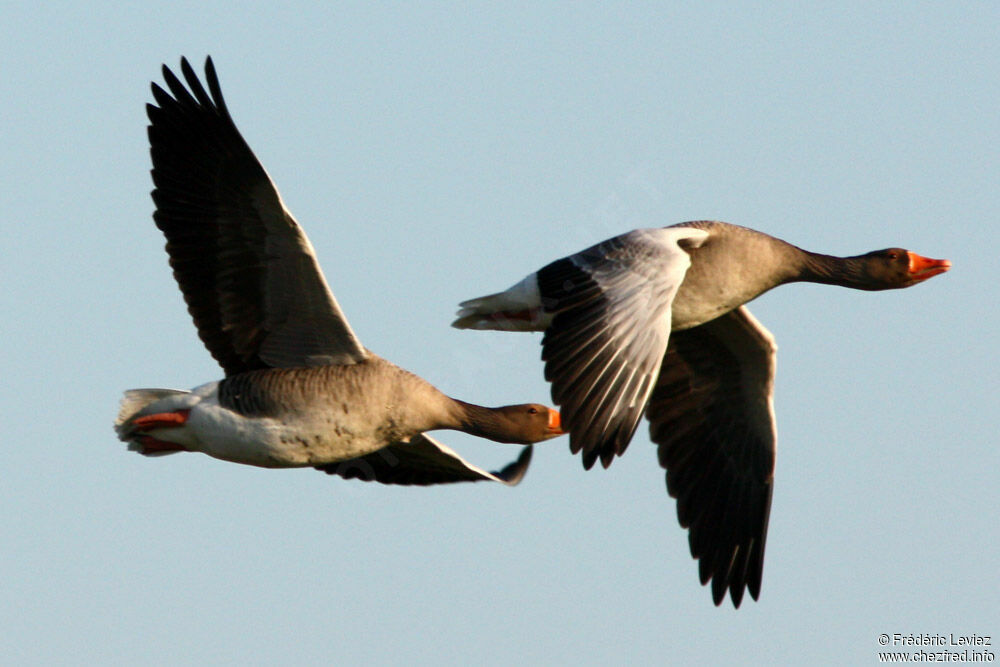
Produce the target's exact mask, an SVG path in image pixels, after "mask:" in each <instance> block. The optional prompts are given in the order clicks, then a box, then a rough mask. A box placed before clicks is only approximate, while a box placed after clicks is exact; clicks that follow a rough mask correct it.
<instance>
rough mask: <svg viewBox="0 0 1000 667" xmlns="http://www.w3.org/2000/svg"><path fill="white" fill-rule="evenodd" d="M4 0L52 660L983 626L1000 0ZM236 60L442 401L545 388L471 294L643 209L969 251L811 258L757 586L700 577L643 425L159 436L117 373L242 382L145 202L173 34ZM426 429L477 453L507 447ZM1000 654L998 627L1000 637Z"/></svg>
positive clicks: (555, 656)
mask: <svg viewBox="0 0 1000 667" xmlns="http://www.w3.org/2000/svg"><path fill="white" fill-rule="evenodd" d="M275 6H276V5H275V3H253V4H248V5H245V6H243V7H241V8H239V9H237V8H236V6H235V5H233V4H232V3H230V2H224V3H222V2H201V1H199V2H197V3H187V2H180V3H173V2H172V3H121V4H94V3H78V4H75V5H74V4H73V3H34V2H33V3H13V4H11V3H5V4H4V5H3V10H2V14H3V18H2V20H0V253H2V262H0V272H2V278H0V280H2V282H0V284H2V290H0V300H2V303H0V306H2V308H0V313H2V315H0V329H2V331H3V339H4V345H3V348H2V352H0V354H2V356H3V359H2V368H3V371H2V372H3V382H2V383H0V392H2V394H0V398H2V403H3V406H4V407H3V411H2V419H0V436H2V437H0V441H2V447H3V449H2V451H3V454H2V458H3V465H2V470H3V472H2V473H0V539H2V542H3V546H2V547H0V577H2V583H0V654H2V655H3V656H4V661H5V662H8V661H10V662H13V663H23V664H32V663H42V662H44V663H46V664H59V663H63V664H83V663H92V664H96V663H104V664H114V663H117V664H140V663H146V664H157V663H159V664H167V663H170V664H194V663H199V664H235V663H237V662H249V663H253V664H281V663H284V664H293V663H297V664H324V663H331V662H338V663H346V662H356V663H371V664H393V663H396V664H398V663H400V662H401V661H407V662H415V663H424V664H431V663H439V664H462V663H466V664H468V663H470V662H482V663H486V664H511V663H515V664H557V663H561V664H571V663H573V664H593V665H598V664H612V663H616V662H625V661H627V662H629V663H630V664H655V663H663V662H671V663H675V664H683V663H693V662H704V663H706V664H708V663H714V664H726V663H740V662H743V661H745V660H750V661H751V662H763V661H784V660H793V659H794V660H799V659H802V660H809V661H811V662H817V663H821V664H822V663H827V664H843V663H853V664H867V663H874V662H876V661H877V651H878V650H879V649H880V647H879V644H878V641H877V638H878V636H879V634H880V633H890V634H892V633H902V634H909V633H931V634H942V635H949V634H951V633H954V634H956V635H960V634H962V635H968V634H971V633H978V634H981V635H993V636H994V647H996V646H997V645H998V644H1000V490H998V479H1000V470H998V469H1000V451H998V442H1000V432H998V414H1000V400H998V396H1000V382H998V375H1000V363H998V362H1000V359H998V355H997V352H996V344H997V340H998V329H1000V317H998V313H997V306H998V289H997V286H996V285H997V266H998V262H997V252H998V246H1000V234H998V231H997V229H998V222H1000V178H998V174H1000V116H998V110H1000V5H998V4H997V3H989V2H981V3H958V2H949V3H941V2H907V3H869V2H851V3H824V4H822V5H821V4H818V3H759V4H750V3H740V5H739V7H738V8H736V7H733V6H730V5H725V4H721V5H720V4H709V3H698V4H697V6H694V3H676V4H674V3H670V4H647V5H644V6H643V7H642V8H635V7H631V6H629V7H625V6H602V5H599V4H595V3H566V4H553V3H545V4H544V5H543V6H541V7H540V6H538V5H536V4H535V3H524V4H506V5H502V6H501V5H494V4H487V3H482V4H476V5H464V4H463V5H461V6H458V5H454V6H453V5H450V4H444V3H440V4H439V3H433V4H427V3H423V4H419V5H418V4H407V5H403V6H399V5H383V6H379V7H369V6H368V4H367V3H350V4H345V3H329V5H328V6H326V7H325V8H322V9H319V8H318V7H319V3H316V5H312V4H309V5H304V4H295V3H291V4H288V3H285V5H284V7H283V8H282V9H276V8H275ZM206 54H211V55H212V56H213V57H214V59H215V62H216V66H217V68H218V71H219V75H220V78H221V81H222V87H223V91H224V93H225V95H226V97H227V99H228V102H229V106H230V108H231V110H232V113H233V115H234V117H235V119H236V122H237V124H238V126H239V127H240V129H241V130H242V132H243V134H244V136H245V137H246V138H247V140H248V141H249V143H250V145H251V146H252V147H253V148H254V150H255V151H256V153H257V155H258V156H259V157H260V159H261V160H262V162H263V163H264V164H265V166H266V167H267V169H268V170H269V172H270V174H271V175H272V177H273V178H274V180H275V181H276V183H277V184H278V187H279V188H280V190H281V193H282V195H283V196H284V199H285V202H286V203H287V205H288V206H289V208H290V209H291V210H292V211H293V213H294V214H295V215H296V217H297V218H298V219H299V221H300V222H301V223H302V224H303V226H304V227H305V229H306V230H307V232H308V233H309V235H310V237H311V239H312V242H313V244H314V246H315V247H316V250H317V252H318V254H319V258H320V261H321V263H322V265H323V268H324V270H325V272H326V276H327V279H328V280H329V282H330V284H331V286H332V288H333V290H334V292H335V293H336V295H337V298H338V300H339V301H340V304H341V306H342V307H343V309H344V311H345V312H346V313H347V316H348V317H349V318H350V321H351V324H352V326H353V327H354V330H355V331H356V332H357V334H358V335H359V336H360V337H361V340H362V341H363V342H364V343H365V344H366V345H367V346H368V347H370V348H371V349H373V350H374V351H376V352H378V353H379V354H381V355H383V356H385V357H387V358H389V359H391V360H393V361H395V362H396V363H398V364H400V365H402V366H404V367H406V368H409V369H411V370H413V371H414V372H416V373H418V374H420V375H422V376H423V377H425V378H427V379H428V380H430V381H431V382H433V383H434V384H435V385H437V386H438V387H439V388H441V389H442V390H443V391H445V392H446V393H449V394H451V395H453V396H457V397H461V398H464V399H466V400H471V401H475V402H479V403H483V404H487V405H498V404H503V403H513V402H522V401H544V402H549V395H548V387H547V385H546V384H545V382H544V381H543V379H542V367H541V363H540V362H539V358H538V357H539V352H540V350H539V341H540V336H539V335H536V334H531V335H528V334H520V335H515V334H500V333H479V332H460V331H457V330H454V329H451V328H449V326H448V325H449V323H450V321H451V319H452V315H453V313H454V311H455V306H456V304H457V303H458V302H459V301H460V300H462V299H466V298H470V297H473V296H479V295H481V294H484V293H487V292H492V291H496V290H499V289H502V288H505V287H507V286H508V285H510V284H512V283H513V282H515V281H516V280H519V279H520V278H521V277H522V276H523V275H525V274H527V273H529V272H531V271H534V270H535V269H537V268H539V267H541V266H542V265H544V264H545V263H547V262H548V261H550V260H552V259H555V258H557V257H561V256H563V255H565V254H568V253H570V252H575V251H577V250H579V249H581V248H583V247H584V246H586V245H589V244H591V243H594V242H596V241H599V240H602V239H604V238H607V237H609V236H612V235H614V234H617V233H620V232H624V231H627V230H629V229H632V228H635V227H652V226H663V225H668V224H672V223H676V222H681V221H684V220H691V219H704V218H709V219H720V220H726V221H729V222H734V223H738V224H742V225H746V226H750V227H754V228H756V229H760V230H762V231H765V232H768V233H770V234H772V235H775V236H778V237H781V238H784V239H786V240H788V241H790V242H792V243H795V244H797V245H800V246H802V247H805V248H807V249H810V250H815V251H819V252H825V253H831V254H857V253H861V252H866V251H868V250H874V249H879V248H884V247H888V246H893V245H900V246H903V247H907V248H910V249H912V250H915V251H916V252H918V253H921V254H924V255H929V256H931V257H942V258H948V259H950V260H952V262H953V263H954V268H953V269H952V271H951V272H950V273H948V274H946V275H943V276H940V277H937V278H934V279H933V280H931V281H930V282H928V283H927V284H924V285H920V286H917V287H915V288H912V289H908V290H902V291H894V292H880V293H865V292H857V291H853V290H845V289H838V288H831V287H824V286H815V285H799V286H789V287H783V288H781V289H778V290H776V291H774V292H772V293H769V294H767V295H765V296H763V297H762V298H760V299H759V300H758V301H757V302H755V303H754V304H753V305H752V309H753V312H754V313H755V314H756V315H757V317H758V318H759V319H760V320H761V321H762V322H764V323H765V324H766V325H767V326H768V327H769V328H770V329H771V331H772V332H773V333H774V335H775V336H776V337H777V339H778V343H779V347H780V351H779V357H778V377H777V386H776V409H777V415H778V425H779V445H778V450H779V454H778V461H777V471H776V484H775V493H774V502H773V507H772V512H771V523H770V533H769V537H768V542H767V554H766V560H765V567H764V583H763V590H762V594H761V599H760V601H759V602H753V601H752V600H750V599H749V597H748V598H747V599H746V600H745V601H744V604H743V607H742V608H741V609H740V610H738V611H734V610H733V609H732V607H731V606H730V605H729V603H728V602H727V603H726V604H725V605H724V606H722V607H721V608H716V607H714V606H713V605H712V602H711V596H710V592H709V591H708V590H707V589H705V588H703V587H701V586H700V585H699V583H698V580H697V566H696V563H695V562H694V561H693V560H692V559H691V558H690V556H689V554H688V547H687V534H686V532H685V531H683V530H681V528H680V527H679V526H678V525H677V521H676V513H675V512H676V510H675V505H674V502H673V500H671V499H670V498H668V496H667V494H666V491H665V486H664V481H663V472H662V471H661V470H660V469H659V467H658V465H657V463H656V456H655V449H654V447H653V446H652V445H651V444H650V442H649V439H648V435H647V431H646V428H645V427H643V428H642V429H641V430H640V431H639V434H638V435H637V437H636V438H635V439H634V440H633V442H632V445H631V447H630V448H629V450H628V452H627V453H626V455H625V456H624V457H623V458H621V459H618V460H617V461H616V462H615V463H614V465H613V466H612V467H611V469H610V470H601V469H596V470H592V471H589V472H585V471H584V470H583V468H582V466H581V464H580V461H579V460H578V458H577V457H573V456H571V455H570V453H569V451H568V445H567V442H566V439H565V438H563V439H559V440H554V441H550V442H548V443H544V444H542V445H540V446H539V447H537V448H536V455H535V459H534V462H533V465H532V468H531V470H530V471H529V474H528V476H527V478H526V479H525V481H524V482H523V483H522V484H521V486H519V487H517V488H515V489H508V488H501V487H500V486H499V485H493V486H491V485H485V484H480V485H467V486H456V487H451V488H432V489H405V488H389V487H382V486H374V485H367V484H363V483H360V482H357V481H344V480H339V479H332V478H329V477H327V476H326V475H323V474H321V473H318V472H315V471H312V470H292V471H275V470H258V469H254V468H251V467H243V466H238V465H234V464H229V463H223V462H220V461H215V460H213V459H210V458H208V457H206V456H202V455H194V454H190V455H186V454H185V455H178V456H171V457H166V458H159V459H146V458H143V457H140V456H138V455H136V454H134V453H131V452H127V451H126V449H125V446H124V445H123V444H121V443H119V442H118V441H117V440H116V439H115V436H114V434H113V432H112V429H111V425H112V421H113V418H114V416H115V413H116V411H117V404H118V400H119V396H120V393H121V391H122V390H124V389H127V388H130V387H144V386H163V387H180V388H189V387H192V386H195V385H197V384H201V383H202V382H206V381H209V380H213V379H217V378H219V377H220V376H221V371H220V369H219V367H218V366H217V365H216V364H215V363H214V361H213V360H212V359H211V357H210V356H209V354H208V353H207V351H206V350H205V349H204V348H203V347H202V345H201V344H200V342H199V340H198V338H197V336H196V334H195V330H194V327H193V326H192V324H191V321H190V318H189V317H188V315H187V313H186V311H185V309H184V305H183V302H182V299H181V296H180V293H179V291H178V290H177V288H176V286H175V284H174V281H173V278H172V277H171V275H170V271H169V269H168V267H167V260H166V255H165V253H164V252H163V238H162V237H161V235H160V233H159V232H158V231H157V230H156V228H155V227H154V226H153V223H152V219H151V217H150V214H151V212H152V208H153V207H152V202H151V200H150V197H149V191H150V189H151V187H152V184H151V182H150V178H149V174H148V172H149V168H150V163H149V154H148V146H147V142H146V129H145V128H146V122H147V121H146V117H145V110H144V105H145V104H146V102H147V101H149V100H150V99H151V96H150V93H149V82H150V81H151V80H157V81H161V80H162V79H161V76H160V69H159V68H160V64H161V63H164V62H166V63H168V64H169V65H171V66H172V67H173V66H176V65H177V64H178V61H179V57H180V56H181V55H186V56H188V57H189V58H190V59H191V60H192V62H194V63H196V66H197V68H198V70H199V71H201V65H202V63H203V60H204V57H205V55H206ZM440 435H441V439H442V440H443V441H445V442H446V443H448V444H450V445H452V446H453V447H455V448H456V449H458V450H459V451H461V452H462V453H463V454H464V455H466V456H467V457H469V458H470V459H472V460H474V461H476V462H479V463H482V464H484V465H490V466H495V465H499V464H501V463H503V462H505V461H507V460H510V459H512V458H513V457H514V456H515V455H516V453H517V449H516V448H514V447H512V446H508V445H498V444H494V443H489V442H478V441H476V440H475V439H473V438H470V437H466V436H464V435H460V434H454V433H441V434H440ZM993 650H994V651H997V650H998V649H996V648H994V649H993Z"/></svg>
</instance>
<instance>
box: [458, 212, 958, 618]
mask: <svg viewBox="0 0 1000 667" xmlns="http://www.w3.org/2000/svg"><path fill="white" fill-rule="evenodd" d="M950 267H951V263H950V262H948V261H947V260H937V259H928V258H926V257H921V256H920V255H917V254H915V253H913V252H910V251H908V250H903V249H900V248H890V249H888V250H879V251H875V252H870V253H867V254H864V255H858V256H855V257H831V256H829V255H819V254H816V253H811V252H807V251H805V250H802V249H801V248H798V247H796V246H793V245H791V244H790V243H786V242H785V241H782V240H779V239H776V238H774V237H772V236H768V235H767V234H763V233H761V232H758V231H754V230H752V229H748V228H746V227H740V226H737V225H732V224H728V223H724V222H713V221H696V222H685V223H681V224H678V225H674V226H672V227H666V228H661V229H636V230H633V231H631V232H628V233H626V234H622V235H621V236H616V237H614V238H611V239H608V240H606V241H604V242H602V243H598V244H597V245H594V246H592V247H590V248H587V249H586V250H583V251H582V252H579V253H577V254H575V255H570V256H568V257H564V258H562V259H559V260H556V261H554V262H552V263H551V264H549V265H547V266H546V267H544V268H542V269H541V270H539V271H537V272H536V273H532V274H531V275H529V276H528V277H526V278H525V279H524V280H522V281H521V282H519V283H517V284H516V285H514V286H513V287H511V288H510V289H508V290H506V291H504V292H500V293H497V294H492V295H489V296H485V297H481V298H478V299H472V300H469V301H465V302H463V303H461V304H460V310H459V312H458V319H456V320H455V322H454V323H453V326H455V327H457V328H460V329H494V330H502V331H544V332H545V335H544V336H543V338H542V360H543V361H544V362H545V379H546V380H548V381H549V382H551V384H552V399H553V401H554V402H555V403H556V404H557V405H558V406H559V407H560V409H561V412H562V419H563V426H564V428H566V429H567V430H568V431H569V433H570V449H571V451H572V452H573V453H577V452H582V453H583V465H584V467H585V468H587V469H590V468H591V467H592V466H593V465H594V463H595V462H596V461H597V459H598V458H599V459H600V460H601V464H602V465H603V466H604V467H605V468H606V467H608V466H609V465H610V464H611V461H612V460H613V459H614V457H615V456H616V455H621V454H622V453H623V452H624V451H625V448H626V447H627V446H628V443H629V441H630V440H631V439H632V435H633V434H634V433H635V429H636V427H637V426H638V424H639V421H640V419H641V418H642V416H643V414H645V415H646V417H647V418H648V419H649V423H650V438H651V439H652V441H653V442H654V443H656V444H657V445H658V455H659V461H660V465H661V466H662V467H663V468H665V469H666V481H667V491H668V492H669V494H670V496H672V497H674V498H676V499H677V516H678V519H679V521H680V524H681V526H682V527H684V528H688V529H689V530H690V533H689V535H688V538H689V543H690V547H691V555H692V556H693V557H694V558H696V559H699V574H700V578H701V583H702V584H707V583H708V582H709V581H710V580H711V581H712V597H713V600H714V601H715V604H716V605H718V604H721V602H722V600H723V598H724V597H725V595H726V591H727V589H728V591H729V595H730V598H731V599H732V603H733V605H734V606H735V607H737V608H738V607H739V606H740V602H741V601H742V599H743V594H744V590H746V589H749V591H750V595H751V597H753V599H755V600H756V599H757V597H758V595H759V594H760V585H761V575H762V571H763V565H764V542H765V539H766V537H767V522H768V515H769V512H770V507H771V492H772V487H773V473H774V459H775V444H776V427H775V419H774V407H773V393H772V389H773V385H774V368H775V352H776V349H777V347H776V345H775V341H774V337H773V336H772V335H771V333H770V332H769V331H768V330H767V329H766V328H764V326H763V325H762V324H761V323H760V322H758V321H757V320H756V319H755V318H754V317H753V315H751V314H750V311H749V310H748V309H747V308H746V306H745V305H743V304H745V303H747V302H748V301H750V300H752V299H753V298H755V297H757V296H759V295H760V294H762V293H763V292H766V291H767V290H769V289H771V288H772V287H777V286H778V285H783V284H785V283H791V282H813V283H824V284H829V285H841V286H844V287H852V288H854V289H862V290H884V289H895V288H901V287H909V286H911V285H915V284H917V283H920V282H923V281H925V280H927V279H928V278H931V277H933V276H936V275H938V274H940V273H943V272H945V271H947V270H948V269H949V268H950Z"/></svg>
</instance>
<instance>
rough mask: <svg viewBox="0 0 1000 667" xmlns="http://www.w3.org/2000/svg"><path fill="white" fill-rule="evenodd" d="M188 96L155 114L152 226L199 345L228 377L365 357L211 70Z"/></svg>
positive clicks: (176, 86) (169, 98)
mask: <svg viewBox="0 0 1000 667" xmlns="http://www.w3.org/2000/svg"><path fill="white" fill-rule="evenodd" d="M181 72H182V73H183V75H184V79H185V80H186V81H187V87H185V85H184V84H183V83H181V81H180V80H179V79H178V78H177V77H176V76H175V75H174V74H173V72H171V71H170V70H169V69H168V68H167V67H166V66H164V67H163V78H164V80H165V81H166V85H167V88H168V89H169V91H170V92H167V91H165V90H164V89H162V88H161V87H160V86H158V85H156V84H155V83H154V84H152V90H153V98H154V99H155V101H156V104H155V105H153V104H147V105H146V112H147V114H148V116H149V121H150V125H149V144H150V154H151V155H152V159H153V171H152V174H153V183H154V185H155V186H156V188H155V189H154V190H153V193H152V194H153V201H154V202H155V204H156V212H155V213H154V214H153V219H154V220H155V222H156V226H157V227H159V228H160V230H162V231H163V233H164V235H165V236H166V237H167V253H168V254H169V255H170V265H171V267H173V270H174V277H175V278H176V279H177V283H178V285H180V288H181V291H182V292H183V293H184V299H185V301H186V302H187V305H188V311H189V312H190V313H191V317H192V318H193V319H194V323H195V326H196V327H197V328H198V335H199V336H200V337H201V339H202V341H203V342H204V343H205V346H206V347H207V348H208V350H209V352H211V353H212V356H213V357H215V359H216V360H217V361H218V362H219V364H220V365H221V366H222V368H223V369H224V370H225V371H226V374H227V375H233V374H235V373H240V372H242V371H247V370H252V369H255V368H266V367H291V366H314V365H323V364H348V363H354V362H357V361H360V360H362V359H364V358H365V357H366V356H367V353H366V351H365V349H364V347H362V345H361V343H360V342H359V341H358V339H357V337H356V336H355V335H354V332H353V331H351V327H350V325H349V324H348V323H347V320H346V318H345V317H344V315H343V313H342V312H341V310H340V307H339V306H338V305H337V301H336V299H334V297H333V294H332V293H331V292H330V288H329V287H328V286H327V283H326V279H325V278H324V277H323V273H322V271H321V270H320V268H319V264H318V263H317V261H316V257H315V255H314V253H313V248H312V245H311V244H310V243H309V239H308V238H306V235H305V232H303V231H302V228H301V227H299V225H298V223H296V222H295V219H294V218H293V217H292V215H291V213H289V212H288V210H287V209H286V208H285V206H284V204H283V203H282V201H281V197H280V195H279V194H278V191H277V190H276V189H275V187H274V184H273V183H272V182H271V179H270V178H269V177H268V175H267V173H266V172H265V171H264V167H263V166H261V164H260V162H258V160H257V158H256V157H255V156H254V154H253V151H251V150H250V147H249V146H248V145H247V143H246V141H244V139H243V137H242V136H241V135H240V132H239V130H237V129H236V125H235V124H234V123H233V119H232V118H231V117H230V115H229V110H228V109H227V108H226V103H225V100H224V99H223V97H222V91H221V89H220V87H219V79H218V77H217V76H216V74H215V67H214V66H213V65H212V60H211V58H209V59H207V60H206V62H205V77H206V81H207V83H208V90H209V91H210V93H211V94H209V92H206V91H205V88H204V87H203V86H202V84H201V82H200V81H199V80H198V77H197V75H196V74H195V73H194V70H192V68H191V66H190V65H189V64H188V61H187V60H186V59H182V60H181Z"/></svg>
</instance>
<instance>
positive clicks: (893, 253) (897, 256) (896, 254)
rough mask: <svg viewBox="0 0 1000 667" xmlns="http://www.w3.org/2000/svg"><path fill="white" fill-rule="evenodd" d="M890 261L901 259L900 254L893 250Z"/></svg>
mask: <svg viewBox="0 0 1000 667" xmlns="http://www.w3.org/2000/svg"><path fill="white" fill-rule="evenodd" d="M889 259H899V253H898V252H896V251H895V250H893V251H892V252H890V253H889Z"/></svg>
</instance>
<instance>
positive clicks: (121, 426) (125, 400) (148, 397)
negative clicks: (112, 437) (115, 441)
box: [115, 389, 191, 440]
mask: <svg viewBox="0 0 1000 667" xmlns="http://www.w3.org/2000/svg"><path fill="white" fill-rule="evenodd" d="M189 393H191V392H188V391H182V390H180V389H129V390H128V391H126V392H125V395H124V396H122V402H121V407H120V408H119V409H118V417H117V418H116V419H115V431H116V432H117V433H118V437H120V438H122V439H123V440H125V439H126V438H125V437H123V436H125V435H127V431H128V424H129V422H130V421H131V420H132V419H133V418H134V417H137V416H139V413H140V412H142V411H143V410H144V409H145V408H146V407H148V406H149V405H151V404H153V403H155V402H156V401H158V400H160V399H162V398H167V397H169V396H177V395H181V394H189Z"/></svg>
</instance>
